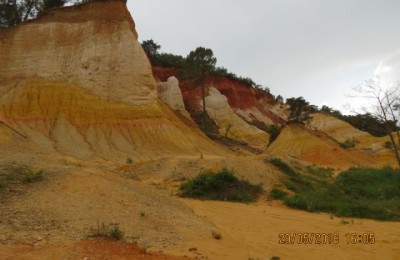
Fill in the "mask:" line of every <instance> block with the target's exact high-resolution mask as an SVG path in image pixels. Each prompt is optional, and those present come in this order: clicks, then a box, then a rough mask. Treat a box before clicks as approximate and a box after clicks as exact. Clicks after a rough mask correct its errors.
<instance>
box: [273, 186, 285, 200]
mask: <svg viewBox="0 0 400 260" xmlns="http://www.w3.org/2000/svg"><path fill="white" fill-rule="evenodd" d="M269 195H270V196H271V198H272V199H275V200H281V199H284V198H285V197H286V196H287V195H288V194H287V192H285V191H283V190H281V189H279V188H273V189H272V190H271V191H270V193H269Z"/></svg>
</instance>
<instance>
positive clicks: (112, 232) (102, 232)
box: [88, 222, 124, 240]
mask: <svg viewBox="0 0 400 260" xmlns="http://www.w3.org/2000/svg"><path fill="white" fill-rule="evenodd" d="M88 237H106V238H112V239H115V240H121V239H123V238H124V232H122V231H121V230H120V228H119V224H117V223H110V224H104V223H102V224H101V225H100V223H98V222H97V227H96V228H91V229H90V234H89V235H88Z"/></svg>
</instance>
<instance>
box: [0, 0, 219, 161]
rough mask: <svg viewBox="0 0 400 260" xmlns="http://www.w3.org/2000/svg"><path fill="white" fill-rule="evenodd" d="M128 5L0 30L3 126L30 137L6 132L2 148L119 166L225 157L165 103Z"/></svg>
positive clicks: (75, 10)
mask: <svg viewBox="0 0 400 260" xmlns="http://www.w3.org/2000/svg"><path fill="white" fill-rule="evenodd" d="M125 2H126V1H124V0H106V1H96V2H92V3H87V4H83V5H79V6H73V7H67V8H62V9H57V10H52V11H50V12H49V13H46V14H45V15H43V16H42V17H40V18H39V19H36V20H32V21H29V22H26V23H23V24H21V25H18V26H16V27H14V28H11V29H2V30H0V120H1V121H3V122H5V123H7V124H8V125H9V126H11V127H14V128H15V129H17V130H18V131H20V132H22V133H23V134H24V135H26V136H27V137H28V138H27V139H26V140H23V138H21V137H19V136H18V135H16V134H15V133H13V132H12V131H11V130H9V129H6V128H4V127H2V126H0V128H2V129H1V131H0V145H1V144H3V145H14V146H15V144H19V148H20V149H21V150H24V149H25V150H27V149H29V147H35V150H40V151H44V152H49V153H51V152H58V153H61V154H66V155H70V156H75V157H79V158H88V157H93V156H100V157H102V158H105V159H115V160H126V158H127V154H129V155H131V156H132V157H139V158H140V157H146V158H151V157H154V156H161V155H163V154H165V153H169V152H184V153H189V154H190V153H196V154H198V153H199V152H214V153H218V152H221V151H222V149H221V148H219V147H218V146H216V145H215V144H213V143H212V142H211V141H210V140H208V139H207V138H206V137H205V136H204V135H203V134H201V133H200V132H199V131H193V129H192V128H191V127H190V126H188V125H187V124H184V123H183V122H182V121H181V120H180V119H179V118H178V117H177V115H175V113H173V112H172V111H171V109H170V108H169V107H168V106H167V105H165V104H163V103H162V102H160V101H159V99H158V98H157V90H156V85H155V80H154V78H153V75H152V70H151V65H150V63H149V61H148V59H147V57H146V55H145V53H144V51H143V49H142V48H141V45H140V44H139V42H138V41H137V33H136V31H135V25H134V22H133V20H132V18H131V16H130V14H129V12H128V10H127V8H126V3H125ZM39 148H40V149H39ZM5 149H8V148H5V146H3V147H2V148H1V150H3V151H4V150H5Z"/></svg>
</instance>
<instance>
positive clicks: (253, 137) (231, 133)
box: [199, 87, 269, 149]
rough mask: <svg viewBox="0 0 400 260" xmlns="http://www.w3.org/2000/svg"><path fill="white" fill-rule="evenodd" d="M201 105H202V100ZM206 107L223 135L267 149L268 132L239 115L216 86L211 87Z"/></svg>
mask: <svg viewBox="0 0 400 260" xmlns="http://www.w3.org/2000/svg"><path fill="white" fill-rule="evenodd" d="M199 105H200V107H202V102H201V101H200V102H199ZM206 107H207V112H208V114H209V115H210V117H211V118H212V119H213V120H214V122H216V124H217V126H218V128H219V133H220V134H221V135H223V136H226V137H229V138H231V139H234V140H237V141H240V142H244V143H247V144H249V145H251V146H253V147H255V148H260V149H265V148H266V147H267V145H268V139H269V136H268V134H267V133H266V132H264V131H261V130H259V129H258V128H256V127H255V126H252V125H249V124H248V123H247V122H245V121H244V120H243V119H242V118H240V117H239V116H237V115H236V114H235V112H233V110H232V109H231V107H230V106H229V104H228V99H227V98H226V96H224V95H221V93H220V92H219V91H218V90H217V89H216V88H214V87H210V88H209V92H208V96H207V97H206Z"/></svg>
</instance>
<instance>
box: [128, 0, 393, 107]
mask: <svg viewBox="0 0 400 260" xmlns="http://www.w3.org/2000/svg"><path fill="white" fill-rule="evenodd" d="M128 8H129V10H130V12H131V14H132V16H133V19H134V20H135V23H136V30H137V32H138V34H139V41H143V40H148V39H153V40H154V41H156V42H157V43H158V44H160V45H161V51H162V52H170V53H174V54H180V55H183V56H186V55H187V54H188V53H189V52H190V51H191V50H194V49H195V48H196V47H198V46H203V47H207V48H211V49H212V50H213V51H214V55H215V56H216V57H217V59H218V62H217V65H218V66H223V67H226V68H227V69H228V70H230V71H232V72H234V73H236V74H237V75H239V76H245V77H250V78H252V79H253V80H254V81H255V82H256V83H258V84H261V85H263V86H268V87H269V88H270V89H271V92H272V94H275V95H278V94H280V95H282V96H283V97H284V98H288V97H294V96H295V97H297V96H303V97H305V99H306V100H308V101H310V102H311V103H312V104H315V105H318V106H320V105H322V104H327V105H329V106H332V107H334V108H336V109H340V110H343V106H344V105H345V104H346V103H353V104H354V103H355V102H354V100H351V99H348V98H346V97H345V95H346V94H347V93H350V92H351V87H354V86H356V85H358V84H359V83H362V82H363V81H364V80H366V79H368V78H371V77H372V76H373V75H374V73H375V72H376V71H380V72H382V71H383V72H385V75H384V76H383V77H385V78H386V79H387V81H389V79H390V81H393V80H400V0H335V1H328V0H246V1H245V0H202V1H199V0H168V1H165V0H128ZM377 69H378V70H377Z"/></svg>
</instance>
